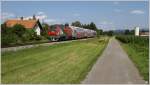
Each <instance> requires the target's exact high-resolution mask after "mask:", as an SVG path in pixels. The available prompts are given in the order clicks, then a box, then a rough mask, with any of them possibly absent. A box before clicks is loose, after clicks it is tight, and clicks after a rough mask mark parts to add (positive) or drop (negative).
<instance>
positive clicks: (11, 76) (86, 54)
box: [1, 37, 109, 84]
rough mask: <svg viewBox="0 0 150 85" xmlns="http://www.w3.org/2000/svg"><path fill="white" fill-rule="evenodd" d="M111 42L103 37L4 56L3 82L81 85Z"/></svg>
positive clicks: (2, 61) (10, 53) (2, 56)
mask: <svg viewBox="0 0 150 85" xmlns="http://www.w3.org/2000/svg"><path fill="white" fill-rule="evenodd" d="M108 40H109V38H108V37H101V38H93V39H87V40H84V41H73V42H70V43H62V44H56V45H51V46H40V47H34V48H28V49H23V50H19V51H16V52H4V53H2V55H1V66H2V67H1V69H2V71H1V82H2V83H5V84H6V83H14V84H19V83H24V84H37V83H43V84H50V83H53V84H54V83H57V84H59V83H66V84H68V83H80V82H81V81H82V80H83V79H84V78H85V76H86V75H87V73H88V72H89V70H90V69H91V67H92V65H93V64H94V63H95V62H96V60H97V58H98V57H99V55H100V54H101V53H102V51H103V49H104V48H105V46H106V45H107V42H108Z"/></svg>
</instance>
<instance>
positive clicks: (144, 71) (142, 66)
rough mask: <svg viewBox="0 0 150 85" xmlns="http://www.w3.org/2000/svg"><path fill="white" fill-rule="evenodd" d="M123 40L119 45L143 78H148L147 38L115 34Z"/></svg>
mask: <svg viewBox="0 0 150 85" xmlns="http://www.w3.org/2000/svg"><path fill="white" fill-rule="evenodd" d="M116 38H117V39H118V40H120V41H121V42H123V43H122V44H121V45H122V46H123V48H124V49H125V51H126V52H127V54H128V55H129V57H130V59H131V60H132V61H133V62H134V63H135V65H136V67H137V68H138V69H139V72H140V74H141V75H142V76H143V78H144V80H146V81H148V80H149V55H148V54H149V38H148V37H135V36H123V35H122V36H117V37H116Z"/></svg>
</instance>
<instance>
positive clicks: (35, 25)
mask: <svg viewBox="0 0 150 85" xmlns="http://www.w3.org/2000/svg"><path fill="white" fill-rule="evenodd" d="M5 24H6V26H7V27H13V26H14V25H16V24H21V25H23V26H24V27H25V28H26V29H34V30H35V32H36V34H37V35H41V32H42V25H41V23H40V21H39V20H36V19H34V18H33V19H29V20H23V17H21V19H20V20H17V19H13V20H7V21H6V22H5Z"/></svg>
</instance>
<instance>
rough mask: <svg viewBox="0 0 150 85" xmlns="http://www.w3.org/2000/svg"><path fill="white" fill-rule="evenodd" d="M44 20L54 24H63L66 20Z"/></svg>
mask: <svg viewBox="0 0 150 85" xmlns="http://www.w3.org/2000/svg"><path fill="white" fill-rule="evenodd" d="M44 22H46V23H48V24H50V25H52V24H62V23H63V22H64V20H63V19H61V20H60V19H45V20H44Z"/></svg>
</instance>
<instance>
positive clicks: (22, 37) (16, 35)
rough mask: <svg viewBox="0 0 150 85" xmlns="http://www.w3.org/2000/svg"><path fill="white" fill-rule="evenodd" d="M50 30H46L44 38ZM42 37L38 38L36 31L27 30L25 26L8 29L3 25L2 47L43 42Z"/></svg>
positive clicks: (17, 25)
mask: <svg viewBox="0 0 150 85" xmlns="http://www.w3.org/2000/svg"><path fill="white" fill-rule="evenodd" d="M47 30H48V28H46V27H45V28H44V31H43V36H46V35H47ZM41 39H42V37H41V36H37V34H36V32H35V31H34V29H32V28H31V29H26V28H24V26H23V25H20V24H16V25H14V26H13V27H7V26H6V24H5V23H4V24H1V41H2V42H1V45H2V47H5V46H9V45H17V44H23V43H25V42H30V41H34V40H41Z"/></svg>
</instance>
